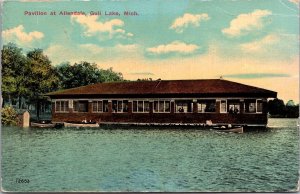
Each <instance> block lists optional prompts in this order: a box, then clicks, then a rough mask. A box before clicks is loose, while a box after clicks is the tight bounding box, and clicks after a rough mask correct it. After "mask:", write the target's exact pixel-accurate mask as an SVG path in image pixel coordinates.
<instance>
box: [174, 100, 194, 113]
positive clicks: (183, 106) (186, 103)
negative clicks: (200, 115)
mask: <svg viewBox="0 0 300 194" xmlns="http://www.w3.org/2000/svg"><path fill="white" fill-rule="evenodd" d="M175 110H176V112H179V113H181V112H182V113H188V112H193V101H192V100H176V101H175Z"/></svg>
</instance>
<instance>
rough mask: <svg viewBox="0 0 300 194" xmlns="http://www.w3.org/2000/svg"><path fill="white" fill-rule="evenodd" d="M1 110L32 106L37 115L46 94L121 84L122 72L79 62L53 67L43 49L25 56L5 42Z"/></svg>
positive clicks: (13, 45)
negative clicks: (11, 106)
mask: <svg viewBox="0 0 300 194" xmlns="http://www.w3.org/2000/svg"><path fill="white" fill-rule="evenodd" d="M1 54H2V57H1V64H2V85H1V87H2V88H1V90H2V107H4V106H5V105H15V106H16V107H15V108H17V109H29V106H34V107H35V109H36V110H37V115H39V112H38V111H39V110H40V105H42V104H49V102H47V98H46V97H45V96H43V95H44V94H45V93H48V92H52V91H56V90H60V89H67V88H73V87H79V86H84V85H88V84H93V83H101V82H108V81H109V82H112V81H123V75H122V73H119V72H115V71H113V69H112V68H109V69H101V68H98V66H97V64H95V63H90V62H86V61H82V62H79V63H75V64H73V65H71V64H70V63H69V62H66V63H63V64H60V65H57V66H53V65H52V62H51V61H50V59H49V58H48V57H47V56H46V55H45V54H44V53H43V50H42V49H33V50H31V51H29V52H27V53H26V54H24V53H23V50H22V49H21V48H19V47H17V45H15V44H12V43H8V44H7V45H4V46H3V48H2V51H1Z"/></svg>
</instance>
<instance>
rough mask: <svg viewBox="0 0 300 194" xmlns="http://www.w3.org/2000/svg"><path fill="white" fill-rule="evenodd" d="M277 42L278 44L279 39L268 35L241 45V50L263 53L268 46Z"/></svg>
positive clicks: (273, 35)
mask: <svg viewBox="0 0 300 194" xmlns="http://www.w3.org/2000/svg"><path fill="white" fill-rule="evenodd" d="M277 42H279V37H278V36H277V35H275V34H270V35H267V36H265V37H264V38H262V39H260V40H257V41H254V42H250V43H244V44H241V49H242V51H244V52H264V51H267V50H268V49H267V48H268V47H269V46H272V45H273V44H275V43H277Z"/></svg>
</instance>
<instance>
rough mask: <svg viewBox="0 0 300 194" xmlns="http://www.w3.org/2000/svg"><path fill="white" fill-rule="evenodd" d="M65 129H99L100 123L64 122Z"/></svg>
mask: <svg viewBox="0 0 300 194" xmlns="http://www.w3.org/2000/svg"><path fill="white" fill-rule="evenodd" d="M64 126H65V127H99V126H100V125H99V124H98V123H68V122H64Z"/></svg>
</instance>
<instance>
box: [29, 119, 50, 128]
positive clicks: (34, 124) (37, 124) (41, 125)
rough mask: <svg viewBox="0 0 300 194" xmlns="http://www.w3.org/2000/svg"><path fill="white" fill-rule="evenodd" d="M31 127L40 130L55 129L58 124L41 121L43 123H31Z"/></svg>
mask: <svg viewBox="0 0 300 194" xmlns="http://www.w3.org/2000/svg"><path fill="white" fill-rule="evenodd" d="M30 126H31V127H38V128H54V127H56V124H55V123H51V122H45V121H41V122H31V123H30Z"/></svg>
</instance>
